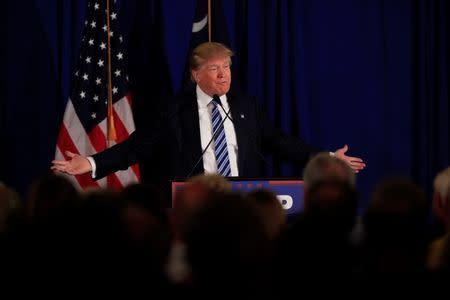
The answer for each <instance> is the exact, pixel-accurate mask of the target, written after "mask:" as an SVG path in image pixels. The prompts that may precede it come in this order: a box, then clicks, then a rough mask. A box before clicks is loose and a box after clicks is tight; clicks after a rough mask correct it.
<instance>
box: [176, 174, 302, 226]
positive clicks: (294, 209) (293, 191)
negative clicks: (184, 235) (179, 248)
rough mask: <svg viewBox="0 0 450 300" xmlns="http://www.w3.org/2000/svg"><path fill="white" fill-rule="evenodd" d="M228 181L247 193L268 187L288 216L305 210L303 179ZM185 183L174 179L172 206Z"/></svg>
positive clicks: (235, 179)
mask: <svg viewBox="0 0 450 300" xmlns="http://www.w3.org/2000/svg"><path fill="white" fill-rule="evenodd" d="M228 181H229V182H230V183H231V189H232V190H234V191H240V192H243V193H246V192H249V191H252V190H255V189H267V190H270V191H272V192H274V193H275V194H276V195H277V198H278V200H279V201H280V203H281V205H282V206H283V209H284V211H285V212H286V215H287V217H288V218H289V217H293V216H295V215H297V214H298V213H300V212H301V211H302V210H303V180H296V179H276V178H271V179H242V178H228ZM184 184H186V182H185V180H173V181H172V183H171V185H172V207H173V201H174V199H175V196H176V193H177V192H178V191H179V189H180V188H182V186H183V185H184Z"/></svg>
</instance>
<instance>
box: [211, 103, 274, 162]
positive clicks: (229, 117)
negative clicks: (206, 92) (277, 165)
mask: <svg viewBox="0 0 450 300" xmlns="http://www.w3.org/2000/svg"><path fill="white" fill-rule="evenodd" d="M213 99H215V100H216V101H217V103H219V105H220V107H221V108H222V110H223V112H224V113H225V118H224V120H225V119H226V118H228V119H230V121H231V122H232V123H233V125H234V121H233V118H232V117H231V116H230V111H231V108H229V109H228V112H227V111H226V110H225V108H224V107H223V105H222V102H221V101H220V98H219V96H217V95H214V96H213ZM253 137H254V135H253V134H252V135H250V138H252V139H253ZM255 152H256V153H257V154H258V156H259V157H261V158H262V160H263V161H264V162H265V163H266V164H267V165H268V166H270V167H272V164H271V163H270V162H268V161H267V159H266V158H265V156H264V155H263V154H262V153H261V152H259V151H258V150H256V149H255Z"/></svg>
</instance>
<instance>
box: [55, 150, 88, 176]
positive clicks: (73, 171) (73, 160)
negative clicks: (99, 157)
mask: <svg viewBox="0 0 450 300" xmlns="http://www.w3.org/2000/svg"><path fill="white" fill-rule="evenodd" d="M66 155H67V156H68V157H69V159H68V160H53V161H52V166H51V169H52V170H54V171H59V172H63V173H67V174H69V175H81V174H85V173H88V172H90V171H92V166H91V164H90V163H89V160H88V159H87V158H86V157H84V156H81V155H78V154H75V153H72V152H70V151H66Z"/></svg>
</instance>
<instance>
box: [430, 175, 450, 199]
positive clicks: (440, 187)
mask: <svg viewBox="0 0 450 300" xmlns="http://www.w3.org/2000/svg"><path fill="white" fill-rule="evenodd" d="M433 187H434V191H435V193H438V194H439V195H440V196H441V199H442V201H446V199H447V198H448V196H450V167H447V168H446V169H444V170H442V171H441V172H439V173H438V174H437V175H436V177H435V178H434V182H433Z"/></svg>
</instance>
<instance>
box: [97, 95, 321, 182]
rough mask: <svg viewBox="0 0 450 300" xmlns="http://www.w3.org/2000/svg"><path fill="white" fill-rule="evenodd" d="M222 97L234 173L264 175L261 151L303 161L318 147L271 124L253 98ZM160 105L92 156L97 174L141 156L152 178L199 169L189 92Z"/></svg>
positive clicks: (195, 124)
mask: <svg viewBox="0 0 450 300" xmlns="http://www.w3.org/2000/svg"><path fill="white" fill-rule="evenodd" d="M227 99H228V102H229V105H230V109H231V113H230V116H231V119H232V121H233V123H234V128H235V131H236V138H237V144H238V169H239V176H240V177H245V178H252V177H254V178H256V177H262V176H264V158H263V154H264V153H267V152H271V153H274V154H276V155H278V156H279V157H281V158H284V159H286V160H287V161H290V162H297V163H302V164H305V163H306V161H307V160H308V159H309V158H310V157H311V155H312V154H315V153H316V152H317V151H318V150H317V149H315V148H313V147H311V146H310V145H308V144H306V143H305V142H303V141H302V140H301V139H299V138H295V137H290V136H287V135H284V134H282V133H281V132H280V131H278V130H277V129H275V128H274V126H273V125H272V122H270V121H269V119H267V117H266V116H265V115H264V114H263V113H262V112H261V109H260V108H259V106H258V104H257V102H256V100H255V99H254V98H252V97H248V96H242V95H233V94H228V95H227ZM166 103H167V102H166ZM166 105H167V107H165V108H161V109H160V111H162V114H161V116H159V117H157V118H156V119H154V120H153V123H157V124H154V125H152V126H150V128H151V129H149V130H141V129H139V130H136V131H135V132H134V133H133V134H132V135H131V136H130V138H129V139H128V140H126V141H125V142H123V143H121V144H118V145H115V146H114V147H112V148H110V149H107V150H106V151H103V152H101V153H98V154H96V155H94V156H93V157H94V159H95V162H96V165H97V177H96V178H97V179H98V178H102V177H104V176H106V175H108V174H109V173H112V172H114V171H117V170H118V169H126V168H127V167H128V166H130V165H132V164H134V163H136V162H141V161H146V162H147V163H146V166H147V168H148V170H147V171H148V172H146V173H147V174H149V175H148V176H147V180H149V181H153V182H155V183H157V184H160V183H165V182H169V181H170V180H171V179H183V178H186V177H188V176H192V175H196V174H199V173H202V172H203V161H202V160H201V154H202V148H201V140H200V126H199V116H198V108H197V99H196V95H195V93H190V94H184V95H180V96H177V97H175V99H174V100H173V101H170V102H169V103H167V104H166ZM155 120H157V121H155Z"/></svg>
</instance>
